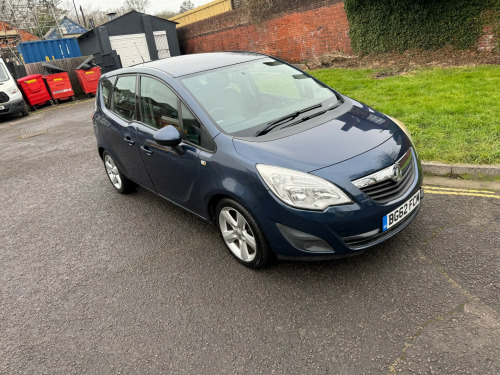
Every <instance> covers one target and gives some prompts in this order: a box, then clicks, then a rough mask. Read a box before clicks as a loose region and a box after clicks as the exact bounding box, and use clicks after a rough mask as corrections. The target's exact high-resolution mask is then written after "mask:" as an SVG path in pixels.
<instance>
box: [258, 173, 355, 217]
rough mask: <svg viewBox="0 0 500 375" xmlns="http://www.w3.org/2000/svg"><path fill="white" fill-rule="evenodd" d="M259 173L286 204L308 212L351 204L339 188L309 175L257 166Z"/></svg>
mask: <svg viewBox="0 0 500 375" xmlns="http://www.w3.org/2000/svg"><path fill="white" fill-rule="evenodd" d="M257 171H258V172H259V174H260V175H261V177H262V178H263V179H264V181H265V182H266V185H267V186H268V187H269V188H270V189H271V191H272V192H273V193H274V194H275V195H276V196H277V197H278V198H279V199H281V200H282V201H283V202H285V203H286V204H288V205H290V206H293V207H297V208H304V209H307V210H324V209H325V208H326V207H328V206H335V205H338V204H345V203H351V202H352V201H351V200H350V199H349V197H348V196H347V195H345V193H344V192H342V190H340V189H339V188H338V187H337V186H335V185H334V184H332V183H331V182H328V181H326V180H323V179H322V178H319V177H316V176H313V175H311V174H309V173H303V172H299V171H294V170H293V169H286V168H280V167H273V166H271V165H265V164H257Z"/></svg>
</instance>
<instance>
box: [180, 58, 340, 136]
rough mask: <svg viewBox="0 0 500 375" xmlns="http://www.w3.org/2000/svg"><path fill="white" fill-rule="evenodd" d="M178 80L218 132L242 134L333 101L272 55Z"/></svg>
mask: <svg viewBox="0 0 500 375" xmlns="http://www.w3.org/2000/svg"><path fill="white" fill-rule="evenodd" d="M182 83H183V84H184V86H185V87H186V88H187V89H188V90H189V91H190V92H191V94H192V95H193V96H194V97H195V98H196V99H197V100H198V102H199V103H200V104H201V106H202V107H204V109H205V110H206V111H207V112H208V114H209V115H210V116H211V117H212V119H213V120H214V121H215V122H216V123H217V125H218V126H219V127H220V129H221V130H222V131H224V132H225V133H228V134H235V135H242V136H252V135H255V134H256V133H257V132H258V131H259V129H261V128H262V127H265V126H266V125H267V124H268V123H269V122H272V121H274V120H276V119H279V118H281V117H283V116H287V115H288V114H290V113H293V112H296V111H300V110H302V109H304V108H307V107H310V106H314V105H317V104H321V107H323V108H326V107H327V106H329V105H332V103H336V102H337V98H336V96H335V94H334V92H333V91H332V90H330V89H329V88H327V87H326V86H323V85H321V84H319V83H318V82H316V81H315V80H314V79H312V78H311V77H309V76H307V75H305V74H304V73H302V72H301V71H299V70H297V69H295V68H293V67H291V66H288V65H286V64H284V63H281V62H279V61H276V60H273V59H262V60H258V61H252V62H249V63H244V64H238V65H232V66H229V67H224V68H221V69H217V70H211V71H207V72H202V73H198V74H196V75H191V76H188V77H186V78H183V79H182ZM318 110H319V109H318Z"/></svg>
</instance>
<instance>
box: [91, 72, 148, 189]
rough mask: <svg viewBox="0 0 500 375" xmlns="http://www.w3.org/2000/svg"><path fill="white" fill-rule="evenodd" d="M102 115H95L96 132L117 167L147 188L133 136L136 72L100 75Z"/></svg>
mask: <svg viewBox="0 0 500 375" xmlns="http://www.w3.org/2000/svg"><path fill="white" fill-rule="evenodd" d="M101 85H102V86H101V91H102V99H103V102H104V103H103V104H104V108H103V109H102V111H103V113H104V116H98V117H97V118H96V121H98V122H99V123H100V125H101V126H100V127H99V128H100V130H99V131H100V132H102V136H103V138H104V140H105V142H106V147H107V148H108V150H107V151H108V152H109V153H110V154H111V156H112V157H113V159H115V162H116V163H117V164H118V166H119V168H120V170H121V171H122V172H123V173H125V175H126V176H128V177H129V178H131V179H132V180H134V181H136V182H138V183H139V184H141V185H143V186H144V187H146V188H148V189H153V184H152V182H151V179H150V178H149V175H148V173H147V171H146V169H145V166H144V164H143V162H142V158H141V154H140V148H139V144H138V137H137V129H136V125H137V121H136V118H137V105H136V86H137V75H136V74H129V75H121V76H118V77H117V78H116V79H113V80H110V79H107V78H104V79H103V80H102V83H101Z"/></svg>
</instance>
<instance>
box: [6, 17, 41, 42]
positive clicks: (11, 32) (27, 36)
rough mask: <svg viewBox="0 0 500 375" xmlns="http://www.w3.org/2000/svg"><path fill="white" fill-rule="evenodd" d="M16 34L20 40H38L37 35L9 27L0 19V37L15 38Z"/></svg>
mask: <svg viewBox="0 0 500 375" xmlns="http://www.w3.org/2000/svg"><path fill="white" fill-rule="evenodd" d="M17 35H19V37H20V38H21V40H20V41H21V42H29V41H30V40H39V39H40V38H38V37H37V36H35V35H33V34H31V33H29V32H27V31H25V30H22V29H17V28H15V27H11V26H10V25H9V24H8V23H7V22H3V21H0V38H2V37H4V38H15V37H16V36H17Z"/></svg>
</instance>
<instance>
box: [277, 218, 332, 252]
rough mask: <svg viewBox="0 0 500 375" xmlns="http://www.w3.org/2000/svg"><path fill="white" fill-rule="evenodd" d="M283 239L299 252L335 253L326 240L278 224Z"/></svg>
mask: <svg viewBox="0 0 500 375" xmlns="http://www.w3.org/2000/svg"><path fill="white" fill-rule="evenodd" d="M276 225H277V226H278V229H279V230H280V232H281V234H282V235H283V237H285V238H286V240H287V241H288V242H289V243H290V245H292V246H293V247H295V248H296V249H298V250H301V251H308V252H312V253H334V252H335V250H333V249H332V247H331V246H330V245H329V244H328V243H327V242H326V241H324V240H322V239H321V238H319V237H316V236H313V235H312V234H309V233H304V232H301V231H299V230H297V229H292V228H289V227H287V226H284V225H283V224H280V223H276Z"/></svg>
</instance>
